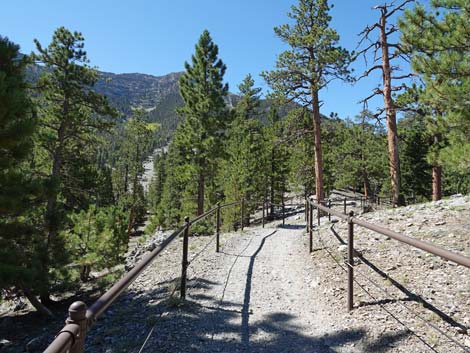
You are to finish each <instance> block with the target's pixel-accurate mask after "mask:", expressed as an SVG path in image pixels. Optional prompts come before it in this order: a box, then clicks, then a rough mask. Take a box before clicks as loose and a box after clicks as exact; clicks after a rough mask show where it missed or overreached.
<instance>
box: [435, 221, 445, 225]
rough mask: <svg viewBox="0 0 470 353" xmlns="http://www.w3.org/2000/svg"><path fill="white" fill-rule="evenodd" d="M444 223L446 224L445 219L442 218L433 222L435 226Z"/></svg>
mask: <svg viewBox="0 0 470 353" xmlns="http://www.w3.org/2000/svg"><path fill="white" fill-rule="evenodd" d="M444 224H446V221H444V220H440V221H437V222H436V223H434V225H435V226H442V225H444Z"/></svg>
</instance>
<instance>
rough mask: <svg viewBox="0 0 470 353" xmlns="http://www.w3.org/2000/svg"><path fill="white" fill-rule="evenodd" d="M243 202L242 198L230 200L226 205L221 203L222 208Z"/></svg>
mask: <svg viewBox="0 0 470 353" xmlns="http://www.w3.org/2000/svg"><path fill="white" fill-rule="evenodd" d="M241 202H242V200H239V201H233V202H229V203H226V204H225V205H220V209H223V208H226V207H230V206H234V205H237V204H239V203H241Z"/></svg>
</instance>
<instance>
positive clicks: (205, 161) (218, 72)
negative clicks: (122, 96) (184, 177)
mask: <svg viewBox="0 0 470 353" xmlns="http://www.w3.org/2000/svg"><path fill="white" fill-rule="evenodd" d="M218 52H219V49H218V47H217V45H216V44H214V42H213V41H212V38H211V36H210V34H209V32H208V31H207V30H205V31H204V32H203V33H202V35H201V37H200V38H199V41H198V43H197V45H196V52H195V54H194V55H193V56H192V60H191V64H189V63H187V62H186V63H185V68H186V71H185V72H184V73H183V75H182V76H181V77H180V80H179V87H180V93H181V97H182V98H183V102H184V105H183V107H181V108H180V109H179V113H180V114H182V115H183V116H184V118H185V120H184V122H183V123H182V124H180V125H179V126H178V129H177V132H176V133H175V137H174V140H173V144H174V145H175V148H176V149H179V150H180V152H179V153H180V154H181V155H182V156H183V158H184V160H185V161H186V162H187V163H189V164H190V165H191V167H190V168H189V169H190V170H191V171H192V172H194V174H195V175H193V176H191V177H195V178H196V179H197V181H196V187H197V188H196V190H192V189H191V188H192V186H193V185H194V183H192V182H191V183H190V184H189V185H188V189H187V193H188V196H190V195H194V194H197V208H196V214H197V215H200V214H202V213H203V212H204V203H205V199H206V198H207V196H208V195H207V193H206V186H207V185H209V186H211V185H212V186H213V183H214V180H215V169H214V167H215V163H216V160H217V159H218V158H219V157H221V155H222V152H223V149H222V140H223V137H224V135H225V130H226V128H227V123H228V117H229V115H228V114H227V109H226V106H225V101H224V97H225V96H226V95H227V92H228V85H227V84H224V83H223V76H224V74H225V70H226V66H225V64H224V63H223V62H222V60H220V59H219V58H218ZM209 198H210V196H209Z"/></svg>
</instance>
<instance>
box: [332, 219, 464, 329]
mask: <svg viewBox="0 0 470 353" xmlns="http://www.w3.org/2000/svg"><path fill="white" fill-rule="evenodd" d="M330 230H331V231H332V233H333V235H334V236H335V238H336V239H337V240H338V241H339V242H340V243H341V244H343V245H347V242H346V241H345V240H344V239H343V238H342V237H341V236H340V235H339V234H338V232H337V231H336V230H335V229H334V225H333V226H331V227H330ZM355 254H356V256H357V257H358V258H359V259H360V260H361V261H362V263H363V264H364V265H366V266H368V267H369V268H370V269H371V270H373V271H374V272H375V273H377V274H378V275H379V276H380V277H382V279H384V280H387V281H388V282H389V283H391V284H392V285H393V286H394V287H395V288H397V289H398V290H399V291H400V292H402V293H403V294H404V295H406V298H399V299H397V298H387V299H382V300H378V301H372V302H361V303H360V304H359V306H371V305H383V304H388V303H395V302H416V303H420V304H421V305H422V306H423V308H425V309H428V310H430V311H431V312H433V313H434V314H436V315H437V316H438V317H439V318H441V319H442V320H443V321H445V322H446V323H448V324H449V325H451V326H453V327H457V328H459V329H462V330H467V329H468V328H467V327H466V326H465V325H463V324H461V323H460V322H457V321H456V320H455V319H454V318H452V317H451V316H450V315H447V314H446V313H444V312H443V311H442V310H440V309H439V308H437V307H436V306H434V305H433V304H431V303H430V302H429V301H427V300H426V299H424V298H423V297H422V296H420V295H419V294H416V293H413V292H412V291H411V290H410V289H408V288H406V287H405V286H404V285H403V284H401V283H400V282H398V281H397V280H396V279H394V278H392V277H391V276H390V275H388V274H387V273H386V272H384V271H383V270H382V269H380V268H379V267H377V266H376V265H375V264H374V263H373V262H372V261H370V260H368V259H367V258H366V257H364V255H363V254H361V253H359V252H355Z"/></svg>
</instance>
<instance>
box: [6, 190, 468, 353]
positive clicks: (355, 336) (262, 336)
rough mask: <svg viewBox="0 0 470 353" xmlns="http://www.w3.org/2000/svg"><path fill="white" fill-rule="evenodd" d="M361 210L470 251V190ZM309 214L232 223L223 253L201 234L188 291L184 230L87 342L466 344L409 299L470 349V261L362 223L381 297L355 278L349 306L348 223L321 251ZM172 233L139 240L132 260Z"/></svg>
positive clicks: (365, 346) (366, 265) (360, 247)
mask: <svg viewBox="0 0 470 353" xmlns="http://www.w3.org/2000/svg"><path fill="white" fill-rule="evenodd" d="M356 211H359V210H358V209H356ZM360 217H361V218H362V219H365V220H367V221H370V222H373V223H376V224H380V225H383V226H385V227H387V228H390V229H393V230H395V231H399V232H402V233H404V234H407V235H409V236H413V237H417V238H420V239H424V240H428V241H432V242H433V243H435V244H437V245H440V246H443V247H445V248H447V249H449V250H453V251H456V252H459V253H461V254H464V255H467V256H470V242H469V236H468V233H469V230H470V198H469V197H468V196H467V197H466V196H461V195H460V196H455V197H453V198H451V199H449V200H444V201H442V202H436V203H428V204H420V205H413V206H408V207H403V208H398V209H394V210H380V211H377V212H371V213H366V214H362V215H360ZM437 223H439V224H438V225H436V224H437ZM304 226H305V221H304V219H303V214H302V215H301V214H294V215H292V216H290V217H289V218H288V219H287V220H286V225H285V227H283V226H282V225H281V224H280V222H271V223H269V224H267V225H266V227H265V228H262V227H260V226H255V227H249V228H245V231H244V232H240V231H239V232H232V233H224V234H222V235H221V252H220V253H216V252H215V242H214V238H213V237H209V236H193V237H190V239H189V253H190V255H189V258H190V261H191V263H190V267H189V269H188V287H187V298H186V301H184V302H183V301H181V300H179V283H180V271H181V245H182V240H181V238H178V239H176V240H175V241H174V242H173V243H172V244H170V245H169V246H168V247H167V249H165V251H163V252H162V253H161V254H160V255H159V257H158V259H157V260H156V261H155V262H154V263H153V264H152V265H151V266H150V267H149V268H148V269H147V270H146V271H144V273H143V274H142V275H141V276H139V277H138V278H137V280H136V281H135V282H134V283H133V284H132V285H131V286H130V287H129V289H128V290H127V291H126V292H125V293H124V294H123V295H122V296H121V297H120V298H119V299H118V300H117V302H116V303H115V304H113V305H112V306H111V307H110V308H109V309H108V311H107V312H106V313H105V314H104V315H103V316H102V317H101V318H100V319H99V320H98V322H97V323H96V325H95V326H94V327H93V328H92V330H91V331H90V332H89V334H88V336H87V346H86V351H87V352H93V353H95V352H96V353H98V352H107V353H111V352H139V350H140V348H142V352H156V351H158V352H175V353H176V352H319V353H323V352H339V353H346V352H353V353H355V352H428V351H430V352H442V353H444V352H445V353H447V352H465V350H464V349H462V348H461V347H459V346H458V345H455V344H454V343H452V342H450V341H449V340H448V339H447V338H446V337H444V336H443V335H442V333H439V332H438V331H435V330H434V329H433V328H430V327H429V326H427V325H426V324H424V323H423V322H422V321H421V320H420V319H419V318H417V317H416V315H415V314H412V313H410V312H409V311H408V309H411V310H413V311H414V312H416V313H418V315H419V317H421V318H423V319H424V320H426V321H427V322H430V323H431V324H432V325H433V326H435V327H436V328H438V329H439V330H441V331H442V332H444V333H445V334H447V335H449V336H450V337H451V338H452V339H454V340H457V341H458V342H459V343H460V344H461V345H462V346H463V347H469V348H467V349H469V350H470V336H469V335H468V333H469V331H468V330H469V327H470V316H469V315H470V314H469V313H470V299H469V298H470V281H469V272H468V269H466V268H462V267H459V266H456V265H454V264H452V263H450V262H446V261H443V260H441V259H440V258H437V257H435V256H432V255H429V254H426V253H424V252H422V251H419V250H416V249H413V248H410V247H409V246H406V245H402V244H400V243H398V242H396V241H394V240H390V239H389V238H386V237H383V236H381V235H379V234H375V233H373V232H370V231H368V230H364V229H362V230H361V229H359V228H358V227H356V229H355V249H356V251H357V254H356V266H355V274H356V275H355V278H356V280H357V281H358V283H359V284H360V285H361V286H362V287H364V289H365V290H367V292H369V293H370V294H371V295H372V297H371V296H369V294H367V293H366V292H364V291H363V290H362V289H361V288H360V287H359V285H358V284H355V296H354V305H355V307H354V310H352V311H351V312H348V311H347V309H346V287H347V284H346V273H345V272H344V271H343V270H342V269H341V268H340V267H339V266H338V264H337V263H336V262H335V260H336V261H338V262H339V263H340V264H341V265H343V266H344V261H345V259H346V257H347V248H346V246H345V245H344V244H341V242H339V240H338V238H337V237H334V236H332V231H331V229H330V228H331V227H333V229H335V231H336V232H337V234H338V236H339V237H340V238H343V239H344V240H346V238H347V237H346V234H347V228H346V227H347V225H346V224H345V223H344V222H342V221H339V222H335V223H333V222H328V221H327V218H323V219H322V222H321V226H320V227H318V228H317V227H316V228H315V231H314V252H313V253H312V254H309V253H308V236H307V235H306V233H305V228H304ZM168 234H169V232H166V233H163V232H158V233H156V234H155V235H154V236H153V237H152V238H150V239H149V240H148V241H147V242H145V243H143V244H136V246H135V247H133V249H132V250H131V251H130V253H129V254H128V260H127V263H126V266H127V268H132V267H133V266H134V265H135V262H136V261H138V260H139V259H140V258H141V257H142V256H143V255H144V254H145V253H146V252H148V251H151V250H152V249H154V248H155V247H156V246H158V245H159V244H160V243H161V241H162V240H163V239H164V238H165V237H166V236H168ZM320 240H321V241H320ZM330 253H331V255H332V256H333V257H334V259H335V260H333V259H332V257H331V256H330ZM196 254H199V255H198V256H197V257H195V258H194V256H195V255H196ZM368 278H369V279H371V280H372V281H373V282H374V283H376V284H377V285H378V286H379V287H380V288H384V289H385V290H386V293H384V292H383V291H381V290H380V289H378V288H377V287H375V285H373V284H372V283H371V282H369V280H368ZM49 336H50V335H49ZM1 338H2V337H1V335H0V339H1ZM49 338H50V337H49ZM41 339H42V338H41ZM36 343H39V342H31V344H30V348H33V347H32V346H34V345H35V344H36ZM9 344H10V342H3V341H2V344H0V347H2V346H3V347H6V346H8V345H9ZM0 350H1V349H0Z"/></svg>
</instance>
